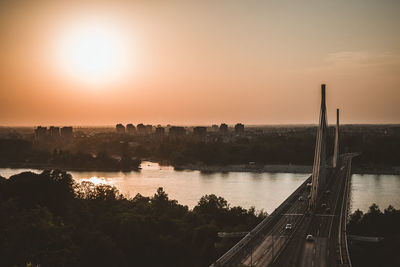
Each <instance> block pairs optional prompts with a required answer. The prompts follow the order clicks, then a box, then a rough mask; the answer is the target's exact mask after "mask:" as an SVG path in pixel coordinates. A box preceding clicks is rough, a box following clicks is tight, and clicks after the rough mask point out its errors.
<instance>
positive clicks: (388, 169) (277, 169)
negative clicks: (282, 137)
mask: <svg viewBox="0 0 400 267" xmlns="http://www.w3.org/2000/svg"><path fill="white" fill-rule="evenodd" d="M146 161H149V162H153V163H157V164H160V166H171V167H173V168H174V170H176V171H185V170H187V171H200V172H204V173H215V172H223V173H227V172H254V173H263V172H266V173H299V174H307V173H312V166H311V165H294V164H266V165H257V164H255V165H249V164H232V165H225V166H221V165H205V164H184V165H176V166H174V165H170V164H165V162H159V161H156V160H143V162H146ZM0 168H10V169H36V170H49V169H59V170H64V171H76V172H132V171H136V172H137V171H140V170H141V169H142V168H141V167H139V168H135V169H129V170H121V169H118V168H98V167H63V166H57V165H45V164H43V165H42V164H26V163H24V164H18V163H15V164H7V165H3V166H0ZM352 174H360V175H363V174H376V175H379V174H383V175H400V166H379V167H376V166H373V167H369V168H363V167H359V166H354V167H353V168H352Z"/></svg>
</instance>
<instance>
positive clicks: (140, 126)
mask: <svg viewBox="0 0 400 267" xmlns="http://www.w3.org/2000/svg"><path fill="white" fill-rule="evenodd" d="M136 129H137V133H138V134H139V135H145V134H146V126H144V124H143V123H139V124H138V125H137V126H136Z"/></svg>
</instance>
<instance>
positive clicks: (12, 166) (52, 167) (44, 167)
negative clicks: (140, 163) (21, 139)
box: [0, 164, 141, 172]
mask: <svg viewBox="0 0 400 267" xmlns="http://www.w3.org/2000/svg"><path fill="white" fill-rule="evenodd" d="M0 168H9V169H35V170H62V171H66V172H68V171H76V172H132V171H140V170H141V167H138V168H132V169H128V170H121V169H119V168H98V167H65V166H57V165H46V164H43V165H42V164H8V165H2V166H1V167H0Z"/></svg>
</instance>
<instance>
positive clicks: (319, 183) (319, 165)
mask: <svg viewBox="0 0 400 267" xmlns="http://www.w3.org/2000/svg"><path fill="white" fill-rule="evenodd" d="M327 124H328V123H327V115H326V96H325V84H322V85H321V109H320V114H319V125H318V131H317V139H316V143H315V152H314V164H313V172H312V186H311V199H310V201H309V208H310V209H313V208H314V207H315V205H316V203H317V196H318V192H319V191H320V190H321V188H322V187H323V186H324V185H325V183H326V139H327V128H328V127H327Z"/></svg>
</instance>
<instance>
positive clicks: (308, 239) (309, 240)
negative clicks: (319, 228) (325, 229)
mask: <svg viewBox="0 0 400 267" xmlns="http://www.w3.org/2000/svg"><path fill="white" fill-rule="evenodd" d="M306 241H307V242H313V241H314V237H313V236H312V235H307V236H306Z"/></svg>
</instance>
